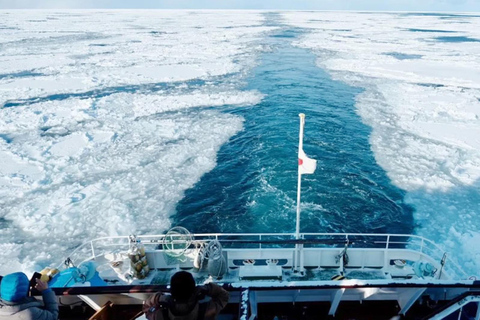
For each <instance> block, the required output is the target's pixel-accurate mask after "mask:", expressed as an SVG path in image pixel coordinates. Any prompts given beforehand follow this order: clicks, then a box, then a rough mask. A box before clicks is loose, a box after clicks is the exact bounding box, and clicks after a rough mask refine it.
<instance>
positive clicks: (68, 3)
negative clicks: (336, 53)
mask: <svg viewBox="0 0 480 320" xmlns="http://www.w3.org/2000/svg"><path fill="white" fill-rule="evenodd" d="M30 8H38V9H49V8H53V9H69V8H72V9H95V8H98V9H104V8H112V9H123V8H125V9H127V8H128V9H134V8H138V9H142V8H158V9H287V10H289V9H291V10H375V11H457V12H480V0H0V9H30Z"/></svg>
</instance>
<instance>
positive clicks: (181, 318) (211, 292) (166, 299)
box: [143, 283, 229, 320]
mask: <svg viewBox="0 0 480 320" xmlns="http://www.w3.org/2000/svg"><path fill="white" fill-rule="evenodd" d="M200 291H202V292H203V293H204V294H205V295H206V296H209V297H211V300H210V301H207V302H203V303H199V302H198V301H197V299H196V296H197V294H194V295H193V300H192V301H189V302H186V303H172V298H171V296H170V295H166V294H163V293H161V292H158V293H156V294H154V295H153V296H151V297H150V298H149V299H148V300H147V301H145V304H144V305H143V312H145V315H146V317H147V319H149V320H197V319H204V320H214V319H216V318H217V316H218V314H219V313H220V311H222V309H223V308H225V306H226V305H227V303H228V298H229V294H228V292H227V291H226V290H224V289H223V288H222V287H220V286H218V285H216V284H214V283H209V284H207V285H205V286H203V287H197V293H198V292H200ZM200 313H201V314H200ZM167 314H168V319H165V317H164V315H167Z"/></svg>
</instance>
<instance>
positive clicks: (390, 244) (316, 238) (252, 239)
mask: <svg viewBox="0 0 480 320" xmlns="http://www.w3.org/2000/svg"><path fill="white" fill-rule="evenodd" d="M178 236H179V237H183V236H184V235H178ZM192 236H193V238H194V242H197V243H199V242H205V241H209V240H218V241H220V243H222V245H223V246H224V248H225V249H227V250H228V249H244V248H249V249H260V250H262V249H266V248H268V247H270V248H279V247H280V246H281V247H283V248H291V249H292V250H294V249H295V242H294V241H296V240H295V233H202V234H192ZM170 237H172V236H170ZM173 237H175V235H174V236H173ZM164 239H165V235H164V234H159V235H138V236H136V240H137V242H140V243H142V244H143V245H144V246H145V247H146V249H147V250H155V249H161V246H162V244H163V241H164ZM300 240H301V241H303V247H304V248H309V247H324V248H326V247H338V248H341V247H344V246H345V244H346V243H347V242H348V248H349V249H355V248H363V249H373V248H375V249H383V250H386V251H388V250H394V249H397V250H398V249H408V250H412V251H415V252H418V253H420V254H422V255H426V256H428V257H430V258H431V259H432V260H434V261H439V262H440V261H441V259H442V257H443V254H444V253H445V251H444V250H442V249H441V248H440V247H439V246H438V245H437V244H435V243H434V242H432V241H430V240H428V239H426V238H423V237H420V236H416V235H409V234H375V233H301V234H300ZM130 244H131V242H130V237H129V236H114V237H101V238H96V239H93V240H90V241H88V242H85V243H83V244H81V245H80V246H78V247H77V248H76V249H75V250H74V251H72V252H71V253H70V255H69V256H68V258H70V259H71V261H72V262H73V263H74V264H79V263H81V262H82V261H85V260H90V259H94V258H96V257H98V256H101V255H104V254H106V253H109V252H112V251H114V250H120V249H122V250H127V249H128V247H129V245H130ZM62 265H63V263H62V264H60V265H59V268H60V267H61V266H62ZM443 271H444V272H446V273H448V274H450V275H451V276H454V275H455V276H456V277H458V278H460V279H467V278H468V275H467V274H466V273H465V272H464V271H463V270H462V268H461V267H459V266H458V265H457V264H456V263H455V262H454V261H452V260H449V259H447V262H446V264H445V266H444V267H443Z"/></svg>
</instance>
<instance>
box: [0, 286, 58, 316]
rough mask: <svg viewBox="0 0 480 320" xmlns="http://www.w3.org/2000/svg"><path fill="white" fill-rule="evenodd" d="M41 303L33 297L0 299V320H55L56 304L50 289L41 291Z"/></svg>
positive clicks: (56, 314) (56, 313)
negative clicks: (9, 299)
mask: <svg viewBox="0 0 480 320" xmlns="http://www.w3.org/2000/svg"><path fill="white" fill-rule="evenodd" d="M42 297H43V303H42V302H41V301H38V300H37V299H35V298H33V297H25V298H23V299H22V300H20V301H17V302H9V301H5V300H2V299H0V320H7V319H9V320H57V319H58V304H57V300H56V298H55V293H53V291H52V290H51V289H47V290H44V291H43V292H42Z"/></svg>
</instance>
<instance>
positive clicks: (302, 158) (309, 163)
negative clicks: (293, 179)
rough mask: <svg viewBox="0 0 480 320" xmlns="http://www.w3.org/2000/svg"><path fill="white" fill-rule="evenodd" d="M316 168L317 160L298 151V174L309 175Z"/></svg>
mask: <svg viewBox="0 0 480 320" xmlns="http://www.w3.org/2000/svg"><path fill="white" fill-rule="evenodd" d="M316 168H317V160H314V159H310V158H309V157H307V155H306V154H305V152H303V150H302V149H300V150H299V151H298V172H299V173H300V174H311V173H314V172H315V169H316Z"/></svg>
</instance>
